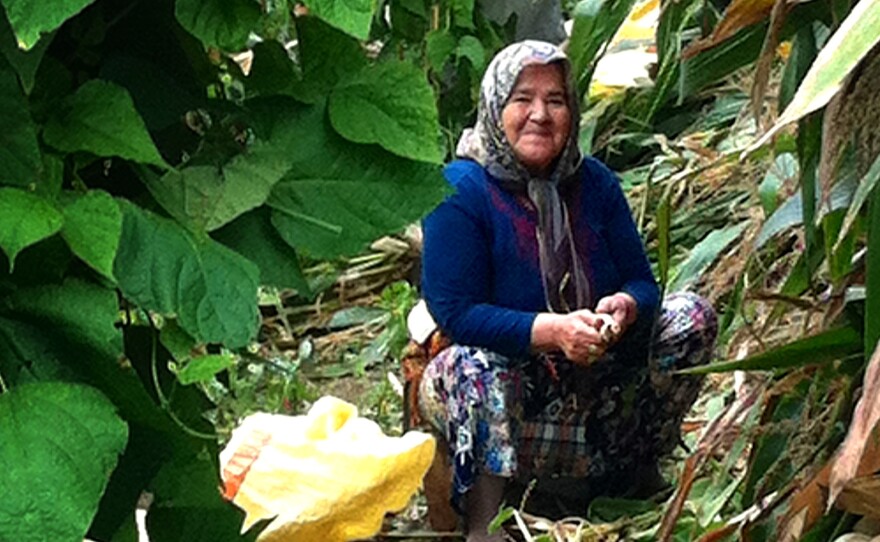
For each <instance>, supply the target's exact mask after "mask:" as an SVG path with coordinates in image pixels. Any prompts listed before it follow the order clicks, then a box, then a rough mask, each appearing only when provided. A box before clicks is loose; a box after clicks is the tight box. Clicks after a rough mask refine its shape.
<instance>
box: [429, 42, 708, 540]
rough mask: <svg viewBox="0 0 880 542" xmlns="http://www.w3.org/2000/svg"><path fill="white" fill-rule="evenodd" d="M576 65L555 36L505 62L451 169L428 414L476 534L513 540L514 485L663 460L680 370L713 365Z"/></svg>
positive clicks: (699, 325)
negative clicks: (612, 157) (507, 509)
mask: <svg viewBox="0 0 880 542" xmlns="http://www.w3.org/2000/svg"><path fill="white" fill-rule="evenodd" d="M569 72H570V68H569V61H568V59H567V58H566V56H565V54H564V53H563V52H562V51H561V50H560V49H559V48H557V47H556V46H553V45H551V44H549V43H543V42H536V41H525V42H521V43H517V44H514V45H511V46H509V47H507V48H506V49H504V50H503V51H501V52H500V53H499V54H498V55H497V56H496V57H495V58H494V59H493V60H492V62H491V63H490V65H489V67H488V69H487V71H486V74H485V77H484V79H483V82H482V88H481V95H480V103H479V109H478V116H477V123H476V126H475V127H474V128H473V129H472V130H467V131H466V132H465V134H464V135H463V137H462V139H461V141H460V142H459V145H458V149H457V154H458V155H459V157H460V159H459V160H456V161H454V162H452V163H451V164H449V166H448V167H447V168H446V170H445V174H446V177H447V179H448V180H449V182H450V183H451V184H452V186H453V187H454V188H455V193H454V194H453V195H452V196H450V197H449V198H447V200H446V201H445V202H444V203H442V204H441V205H440V206H439V207H438V208H437V209H436V210H434V212H433V213H432V214H431V215H429V216H428V217H427V219H426V220H425V222H424V235H425V240H424V261H423V292H424V296H425V299H426V301H427V304H428V308H429V310H430V312H431V314H432V316H433V317H434V319H435V320H436V321H437V323H438V325H439V327H440V329H441V330H442V331H443V332H444V333H445V334H446V335H447V336H448V337H449V338H450V339H451V341H452V342H453V343H454V344H453V345H452V346H450V347H448V348H446V349H444V350H443V351H441V352H440V353H439V354H438V355H437V356H436V357H434V358H433V359H432V360H431V361H430V363H429V364H428V366H427V367H426V369H425V372H424V376H423V378H422V381H421V386H420V394H419V401H420V410H421V411H422V414H423V416H424V417H425V418H426V419H427V420H429V421H430V422H431V423H432V424H433V425H434V426H435V427H436V429H437V430H438V431H440V432H441V433H442V434H443V435H445V437H446V440H447V443H448V445H449V453H450V455H451V458H452V466H453V471H454V480H453V502H454V504H455V505H456V507H457V508H458V509H459V511H461V512H462V513H463V514H464V515H465V518H466V521H467V527H468V532H469V534H468V540H469V541H479V540H496V539H499V540H500V538H494V537H491V536H489V535H488V534H487V533H486V526H487V524H488V522H489V521H490V520H491V518H492V517H493V516H494V514H495V513H496V512H497V511H498V506H499V504H500V503H501V500H502V496H503V492H504V489H505V484H506V482H507V481H508V480H510V479H513V478H516V479H521V480H529V479H531V478H534V477H538V478H539V479H540V478H541V477H548V476H564V477H571V478H581V479H584V480H585V481H586V482H585V483H586V484H589V481H590V480H594V479H598V478H600V477H608V476H615V475H616V473H624V472H635V471H636V470H635V469H637V468H638V467H640V466H648V467H652V466H656V464H657V458H658V457H659V456H660V455H662V454H667V453H669V452H671V451H672V449H673V448H674V447H675V445H676V444H677V443H678V441H679V426H680V424H681V420H682V417H683V416H684V413H685V412H686V411H687V409H688V408H689V407H690V405H691V404H692V403H693V401H694V399H695V398H696V395H697V392H698V389H699V383H700V382H699V380H698V379H695V378H688V377H673V376H672V375H671V374H670V369H673V368H681V367H686V366H691V365H695V364H700V363H705V362H706V361H708V359H709V357H710V356H711V351H712V348H713V343H714V339H715V333H716V328H717V326H716V320H715V315H714V312H713V310H712V308H711V306H709V304H708V303H706V302H705V301H704V300H702V299H701V298H699V297H697V296H694V295H690V294H677V295H673V296H670V297H669V298H667V299H666V300H664V302H663V304H662V307H659V306H658V305H660V304H659V300H658V288H657V285H656V283H655V281H654V278H653V276H652V275H651V269H650V266H649V264H648V260H647V257H646V256H645V251H644V248H643V246H642V243H641V240H640V239H639V235H638V232H637V230H636V227H635V224H634V223H633V220H632V217H631V215H630V211H629V207H628V205H627V202H626V200H625V198H624V195H623V192H622V191H621V189H620V186H619V183H618V181H617V179H616V178H615V176H614V174H612V173H611V172H610V171H609V170H608V169H607V168H606V167H605V166H604V165H603V164H601V163H600V162H598V161H597V160H595V159H592V158H585V157H583V156H581V153H580V151H579V149H578V144H577V143H578V123H579V122H578V121H579V113H578V100H577V96H575V93H574V87H573V85H572V83H571V77H570V73H569ZM654 470H656V469H654ZM606 479H607V478H606ZM539 485H540V483H539Z"/></svg>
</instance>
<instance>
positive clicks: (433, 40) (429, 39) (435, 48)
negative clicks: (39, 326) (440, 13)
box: [425, 29, 456, 72]
mask: <svg viewBox="0 0 880 542" xmlns="http://www.w3.org/2000/svg"><path fill="white" fill-rule="evenodd" d="M455 48H456V42H455V36H453V35H452V34H450V33H449V32H448V31H446V30H443V29H439V30H432V31H431V32H429V33H428V35H427V36H426V37H425V56H426V57H427V59H428V65H429V66H431V69H433V70H434V71H435V72H440V71H441V70H442V69H443V66H445V65H446V61H447V60H448V59H449V57H451V56H452V53H454V52H455Z"/></svg>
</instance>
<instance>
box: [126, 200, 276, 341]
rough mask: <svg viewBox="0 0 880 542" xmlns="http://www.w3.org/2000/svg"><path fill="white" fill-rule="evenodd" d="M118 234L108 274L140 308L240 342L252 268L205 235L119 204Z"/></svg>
mask: <svg viewBox="0 0 880 542" xmlns="http://www.w3.org/2000/svg"><path fill="white" fill-rule="evenodd" d="M122 213H123V221H122V238H121V240H120V243H119V252H118V253H117V256H116V262H115V265H114V275H115V276H116V278H117V280H118V281H119V286H120V288H121V289H122V293H123V294H124V295H125V296H126V297H127V298H129V299H131V300H132V301H134V302H135V303H137V304H138V305H140V306H141V307H143V308H145V309H149V310H153V311H157V312H160V313H164V314H174V315H176V316H177V318H178V319H179V320H180V324H181V326H182V327H183V329H184V330H186V331H187V332H188V333H189V334H191V335H192V336H193V337H195V338H196V339H198V340H200V341H202V342H207V343H224V344H226V345H227V346H229V347H232V348H235V347H240V346H244V345H246V344H247V343H248V342H249V341H250V340H251V339H252V338H253V336H254V333H255V332H256V328H257V320H258V315H257V284H258V277H259V274H258V271H257V268H256V267H255V266H254V265H253V264H252V263H251V262H249V261H248V260H247V259H245V258H244V257H242V256H240V255H238V254H236V253H234V252H232V251H231V250H229V249H227V248H226V247H224V246H222V245H220V244H219V243H217V242H215V241H213V240H211V239H210V238H208V237H207V236H203V237H196V236H194V235H193V234H190V233H189V232H186V231H185V230H183V229H182V228H181V227H180V226H178V225H177V224H176V223H175V222H173V221H171V220H168V219H165V218H161V217H158V216H156V215H153V214H152V213H149V212H147V211H144V210H142V209H140V208H139V207H137V206H135V205H132V204H129V203H123V204H122Z"/></svg>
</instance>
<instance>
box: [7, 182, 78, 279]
mask: <svg viewBox="0 0 880 542" xmlns="http://www.w3.org/2000/svg"><path fill="white" fill-rule="evenodd" d="M62 222H63V219H62V217H61V213H60V212H58V210H57V209H56V208H55V207H54V206H53V205H52V204H51V203H49V202H48V201H46V200H45V199H43V198H41V197H39V196H35V195H34V194H31V193H29V192H25V191H24V190H19V189H17V188H0V249H3V252H5V253H6V256H7V257H8V258H9V267H10V269H11V268H12V267H13V266H14V265H15V257H16V255H18V253H19V252H21V250H22V249H23V248H25V247H28V246H30V245H32V244H34V243H36V242H37V241H41V240H43V239H45V238H47V237H49V236H51V235H53V234H55V233H56V232H57V231H58V230H60V229H61V224H62Z"/></svg>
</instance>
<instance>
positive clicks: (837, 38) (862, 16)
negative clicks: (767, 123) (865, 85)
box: [754, 0, 880, 147]
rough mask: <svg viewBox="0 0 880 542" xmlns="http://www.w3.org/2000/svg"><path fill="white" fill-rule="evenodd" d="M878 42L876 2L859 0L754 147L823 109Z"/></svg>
mask: <svg viewBox="0 0 880 542" xmlns="http://www.w3.org/2000/svg"><path fill="white" fill-rule="evenodd" d="M878 42H880V2H877V1H876V0H859V2H858V3H857V4H856V5H855V6H854V7H853V9H852V11H850V13H849V15H847V17H846V19H845V20H844V21H843V23H841V25H840V27H838V28H837V30H836V31H835V32H834V35H833V36H831V38H830V39H829V40H828V42H827V43H826V44H825V46H824V47H823V48H822V50H821V51H819V55H818V56H817V57H816V61H815V62H813V65H812V67H810V71H809V72H807V75H806V76H805V77H804V79H803V81H801V84H800V87H798V90H797V93H795V95H794V98H793V99H792V101H791V103H790V104H788V107H786V108H785V111H783V113H782V115H780V116H779V118H778V119H776V123H775V124H774V125H773V126H772V127H771V128H770V130H768V131H767V133H766V134H764V135H763V136H762V137H761V139H760V140H758V141H757V142H756V143H755V145H754V147H759V146H761V145H763V144H764V143H766V142H767V141H768V140H769V139H770V138H771V137H772V136H773V135H774V134H775V133H777V132H778V131H779V130H781V129H782V128H783V127H784V126H785V125H787V124H788V123H790V122H794V121H796V120H798V119H800V118H802V117H804V116H805V115H807V114H808V113H810V112H812V111H815V110H817V109H819V108H820V107H823V106H825V104H827V103H828V102H829V101H830V100H831V98H833V97H834V95H835V94H837V91H839V90H840V88H841V87H842V86H843V84H844V82H845V81H846V77H847V76H848V75H849V74H850V72H852V70H853V69H855V67H856V66H858V64H859V62H861V60H862V58H864V57H865V55H867V54H868V52H869V51H870V50H871V49H872V48H873V47H874V45H876V44H877V43H878Z"/></svg>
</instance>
